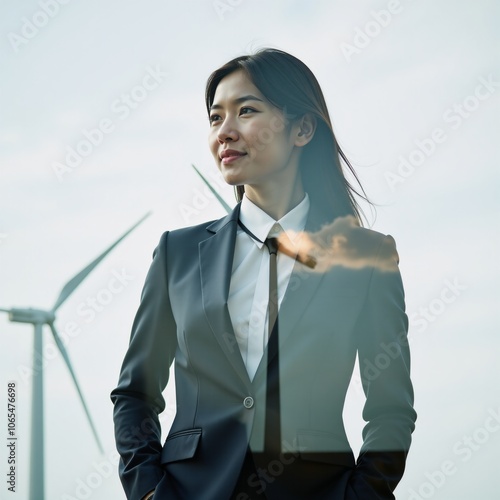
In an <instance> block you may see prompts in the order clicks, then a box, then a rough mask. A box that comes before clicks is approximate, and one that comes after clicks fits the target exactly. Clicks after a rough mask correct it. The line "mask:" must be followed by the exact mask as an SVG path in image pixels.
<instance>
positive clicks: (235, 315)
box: [227, 193, 310, 380]
mask: <svg viewBox="0 0 500 500" xmlns="http://www.w3.org/2000/svg"><path fill="white" fill-rule="evenodd" d="M309 204H310V202H309V196H308V195H307V193H305V196H304V199H303V200H302V201H301V202H300V203H299V204H298V205H297V206H296V207H294V208H293V209H292V210H290V211H289V212H288V213H286V214H285V215H284V216H283V217H282V218H281V219H280V220H278V221H275V220H274V219H273V218H272V217H271V216H269V215H268V214H266V212H264V211H263V210H262V209H261V208H259V207H258V206H257V205H255V204H254V203H253V202H252V201H250V200H249V199H248V198H247V197H246V195H243V199H242V201H241V207H240V220H241V222H242V223H243V224H244V225H245V226H246V227H247V228H248V229H249V230H250V231H251V232H252V233H253V234H254V235H255V236H256V237H257V238H259V240H261V241H264V240H265V239H266V238H267V237H268V236H276V235H277V234H279V233H280V232H281V231H283V230H284V231H285V232H286V233H287V236H288V237H289V238H290V240H291V241H292V243H294V244H296V243H297V238H300V235H298V234H293V235H292V234H290V233H288V231H294V232H299V231H303V230H304V227H305V225H306V219H307V214H308V212H309ZM294 264H295V259H293V258H291V257H289V256H288V255H286V254H284V253H283V252H278V255H277V272H278V308H279V307H280V305H281V302H282V300H283V297H284V295H285V291H286V288H287V286H288V282H289V281H290V276H291V274H292V270H293V266H294ZM268 301H269V251H268V249H267V247H266V246H265V245H264V244H263V243H260V242H259V241H257V240H255V239H254V238H252V237H251V236H250V235H249V234H247V233H246V232H245V231H244V230H243V229H242V228H241V227H240V226H239V225H238V230H237V233H236V246H235V249H234V260H233V268H232V273H231V283H230V286H229V297H228V302H227V305H228V309H229V314H230V316H231V322H232V324H233V329H234V333H235V335H236V340H237V341H238V345H239V347H240V351H241V355H242V357H243V362H244V363H245V366H246V369H247V372H248V375H249V377H250V380H253V377H254V376H255V372H256V371H257V367H258V366H259V363H260V360H261V358H262V356H263V354H264V348H265V346H266V343H267V338H268V329H269V327H268V319H267V318H268Z"/></svg>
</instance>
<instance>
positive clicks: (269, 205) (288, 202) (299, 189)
mask: <svg viewBox="0 0 500 500" xmlns="http://www.w3.org/2000/svg"><path fill="white" fill-rule="evenodd" d="M287 188H288V189H287ZM245 195H246V197H247V198H248V199H249V200H250V201H252V202H253V203H255V205H257V206H258V207H259V208H260V209H262V210H263V211H264V212H266V214H268V215H269V216H270V217H272V218H273V219H274V220H280V219H281V218H282V217H283V216H284V215H285V214H286V213H288V212H289V211H290V210H292V209H293V208H295V207H296V206H297V205H298V204H299V203H300V202H301V201H302V200H303V199H304V196H305V192H304V188H303V186H302V180H301V179H300V175H298V176H297V180H296V182H295V183H293V184H292V185H290V186H286V185H281V186H278V185H269V184H266V185H265V186H250V185H246V186H245Z"/></svg>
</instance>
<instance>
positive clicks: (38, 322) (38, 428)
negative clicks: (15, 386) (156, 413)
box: [0, 212, 151, 500]
mask: <svg viewBox="0 0 500 500" xmlns="http://www.w3.org/2000/svg"><path fill="white" fill-rule="evenodd" d="M150 214H151V212H148V213H147V214H146V215H144V216H143V217H142V218H141V219H140V220H139V221H137V222H136V223H135V224H134V225H133V226H132V227H131V228H130V229H129V230H128V231H126V232H125V233H124V234H123V235H122V236H120V237H119V238H118V239H117V240H116V241H115V242H114V243H113V244H112V245H111V246H110V247H108V248H107V249H106V250H105V251H104V252H103V253H101V255H99V256H98V257H97V258H96V259H94V260H93V261H92V262H91V263H90V264H89V265H88V266H86V267H85V268H84V269H82V270H81V271H80V272H79V273H78V274H76V275H75V276H73V278H71V279H70V280H69V281H68V282H67V283H66V284H65V285H64V287H63V289H62V290H61V293H60V294H59V297H58V298H57V300H56V302H55V304H54V306H53V307H52V309H50V310H42V309H32V308H31V307H29V308H25V309H21V308H12V309H1V308H0V311H3V312H6V313H8V315H9V320H10V321H13V322H16V323H31V324H32V325H33V326H34V329H35V335H34V348H33V387H32V408H31V453H30V494H29V499H30V500H43V499H44V496H45V493H44V490H45V485H44V432H43V406H44V401H43V363H40V368H39V369H37V371H36V372H35V367H36V366H37V361H38V359H40V358H41V357H42V354H43V339H42V330H43V326H44V325H48V326H49V328H50V330H51V332H52V335H53V337H54V341H55V343H56V345H57V348H58V349H59V351H60V353H61V355H62V357H63V359H64V362H65V363H66V366H67V367H68V370H69V373H70V375H71V378H72V379H73V382H74V384H75V387H76V390H77V392H78V396H79V397H80V401H81V403H82V405H83V409H84V411H85V414H86V416H87V420H88V422H89V424H90V428H91V430H92V434H93V435H94V438H95V440H96V443H97V446H98V448H99V451H100V452H101V454H102V453H104V450H103V448H102V444H101V441H100V439H99V436H98V435H97V431H96V428H95V426H94V423H93V421H92V418H91V416H90V412H89V409H88V407H87V404H86V403H85V399H84V397H83V394H82V391H81V389H80V385H79V384H78V381H77V379H76V375H75V372H74V370H73V366H72V364H71V361H70V359H69V355H68V352H67V351H66V348H65V347H64V344H63V342H62V341H61V338H60V336H59V334H58V333H57V330H56V327H55V325H54V322H55V319H56V311H57V309H58V308H59V307H60V306H61V305H62V304H63V303H64V301H65V300H66V299H67V298H68V297H69V296H70V295H71V294H72V293H73V292H74V291H75V289H76V288H77V287H78V285H80V283H81V282H82V281H83V280H84V279H85V278H86V277H87V276H88V275H89V274H90V273H91V272H92V270H93V269H94V268H95V267H96V266H97V264H99V262H101V260H103V259H104V257H106V255H108V253H109V252H111V250H113V249H114V248H115V247H116V246H117V245H118V244H119V243H120V242H121V241H122V240H123V239H124V238H126V237H127V236H128V235H129V234H130V233H131V232H132V231H133V230H134V229H135V228H136V227H137V226H138V225H139V224H141V222H142V221H144V219H146V217H148V216H149V215H150Z"/></svg>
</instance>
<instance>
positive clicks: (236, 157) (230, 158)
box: [221, 153, 246, 164]
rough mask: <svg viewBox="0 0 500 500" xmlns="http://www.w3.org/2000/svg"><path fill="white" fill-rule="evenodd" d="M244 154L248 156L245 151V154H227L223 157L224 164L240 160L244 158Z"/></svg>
mask: <svg viewBox="0 0 500 500" xmlns="http://www.w3.org/2000/svg"><path fill="white" fill-rule="evenodd" d="M244 156H246V153H244V154H238V155H233V156H225V157H224V158H222V160H221V162H222V163H223V164H226V163H233V162H235V161H236V160H239V159H240V158H243V157H244Z"/></svg>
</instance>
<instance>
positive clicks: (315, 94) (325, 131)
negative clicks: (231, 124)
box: [205, 48, 372, 224]
mask: <svg viewBox="0 0 500 500" xmlns="http://www.w3.org/2000/svg"><path fill="white" fill-rule="evenodd" d="M240 69H242V70H243V71H245V73H246V74H247V76H248V78H249V79H250V81H251V82H252V83H253V84H254V85H255V86H256V87H257V88H258V89H259V91H260V92H261V93H262V95H264V97H265V98H266V99H267V100H268V101H269V102H270V103H271V104H273V105H274V106H276V107H278V108H279V109H280V110H281V111H283V112H285V113H286V115H285V116H291V117H293V119H298V118H300V117H302V116H303V115H304V114H305V113H311V114H312V115H313V116H314V117H315V118H316V131H315V133H314V137H313V139H312V140H311V141H310V142H309V143H308V144H307V145H306V146H304V147H303V151H302V154H301V157H300V171H301V176H302V183H303V186H304V190H305V191H306V192H307V193H309V195H310V197H311V204H315V206H316V207H317V208H318V209H319V210H320V211H321V212H322V213H323V214H324V215H325V216H326V217H327V219H328V220H330V221H331V220H333V219H334V218H335V217H339V216H344V215H348V214H351V215H354V216H355V217H356V218H357V220H358V222H359V223H360V224H362V221H361V214H363V210H362V209H361V207H360V206H359V204H358V203H357V201H356V198H355V196H358V197H360V198H362V199H363V200H365V201H367V202H368V203H369V204H370V205H372V203H371V202H370V200H368V198H367V196H366V193H365V191H364V189H363V187H362V186H361V183H360V181H359V178H358V176H357V174H356V172H355V171H354V169H353V167H352V165H351V164H350V163H349V160H348V159H347V158H346V156H345V154H344V153H343V151H342V150H341V148H340V146H339V145H338V144H337V140H336V139H335V135H334V133H333V128H332V124H331V121H330V116H329V113H328V108H327V106H326V102H325V98H324V97H323V92H322V91H321V87H320V86H319V83H318V81H317V80H316V77H315V76H314V74H313V73H312V71H311V70H310V69H309V68H308V67H307V66H306V65H305V64H304V63H303V62H302V61H300V60H299V59H297V58H296V57H294V56H292V55H291V54H288V53H286V52H283V51H282V50H278V49H272V48H263V49H260V50H258V51H257V52H256V53H255V54H252V55H243V56H239V57H236V58H235V59H232V60H231V61H229V62H227V63H226V64H224V65H223V66H221V67H220V68H219V69H216V70H215V71H214V72H213V73H212V74H211V75H210V76H209V78H208V80H207V84H206V89H205V103H206V106H207V113H208V114H209V115H210V106H211V105H212V103H213V100H214V96H215V91H216V89H217V86H218V85H219V83H220V81H221V80H222V79H223V78H224V77H225V76H227V75H229V74H231V73H233V72H234V71H237V70H240ZM288 125H291V124H288ZM340 159H342V160H343V161H344V163H345V165H346V166H347V168H348V169H349V170H350V172H351V174H352V176H353V177H354V179H355V180H356V183H357V185H358V186H359V190H357V189H355V188H354V187H353V186H352V185H351V184H350V183H349V181H348V180H347V179H346V177H345V175H344V171H343V169H342V166H341V163H340ZM244 192H245V186H236V188H235V195H236V200H237V201H238V202H239V201H241V199H242V197H243V193H244ZM363 215H364V214H363Z"/></svg>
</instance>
